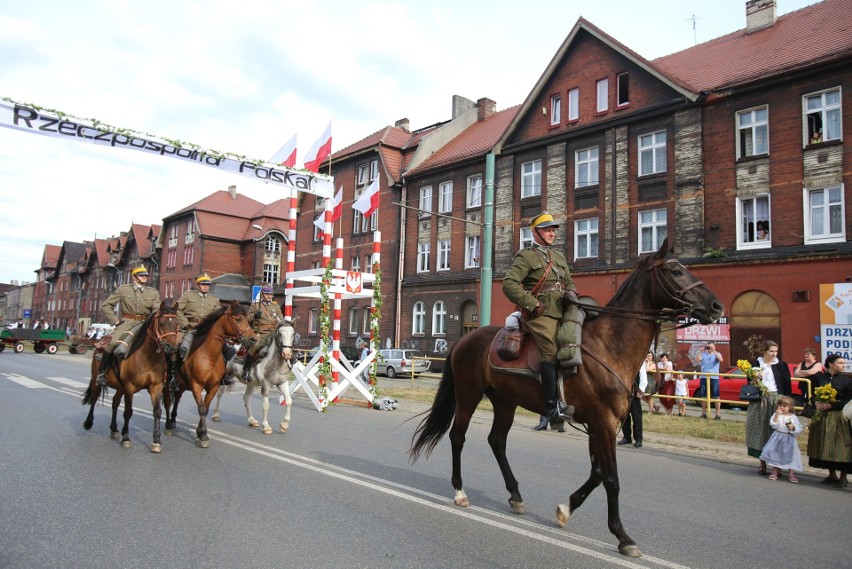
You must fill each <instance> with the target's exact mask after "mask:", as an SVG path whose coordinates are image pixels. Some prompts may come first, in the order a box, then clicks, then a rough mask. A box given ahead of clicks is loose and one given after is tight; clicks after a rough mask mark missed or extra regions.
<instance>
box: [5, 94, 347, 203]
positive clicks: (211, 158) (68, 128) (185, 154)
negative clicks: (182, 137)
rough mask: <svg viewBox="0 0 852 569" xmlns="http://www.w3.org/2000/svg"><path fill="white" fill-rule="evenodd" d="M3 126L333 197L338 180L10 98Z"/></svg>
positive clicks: (6, 106) (7, 102)
mask: <svg viewBox="0 0 852 569" xmlns="http://www.w3.org/2000/svg"><path fill="white" fill-rule="evenodd" d="M72 118H73V120H72ZM0 126H3V127H6V128H11V129H14V130H20V131H23V132H31V133H33V134H41V135H44V136H50V137H54V138H66V139H68V140H77V141H80V142H88V143H90V144H96V145H99V146H111V147H114V148H128V149H132V150H138V151H140V152H145V153H147V154H152V155H159V156H168V157H170V158H178V159H180V160H183V161H185V162H191V163H193V164H198V165H201V166H209V167H212V168H218V169H219V170H222V171H224V172H229V173H232V174H239V175H241V176H247V177H249V178H254V179H255V180H260V181H262V182H267V183H269V184H275V185H278V186H284V187H286V188H296V189H297V190H299V191H302V192H307V193H309V194H314V195H317V196H320V197H323V198H330V197H331V196H332V194H333V193H334V179H333V178H332V177H330V176H323V175H320V174H314V173H313V172H301V171H298V170H291V169H289V168H285V167H282V166H280V165H275V164H269V163H266V162H260V163H258V162H255V161H250V160H242V159H237V158H234V157H230V156H229V155H223V154H218V153H214V152H211V151H208V150H205V149H203V148H200V147H198V146H195V145H191V147H189V146H190V145H187V147H183V146H182V145H180V143H171V142H168V141H165V140H160V139H157V138H155V137H153V136H151V135H147V134H146V135H144V136H140V135H139V134H138V133H133V132H126V131H124V130H123V129H117V128H114V127H111V126H108V125H104V124H96V123H93V122H91V121H88V120H85V119H79V118H76V117H69V116H68V115H62V116H60V114H59V113H54V112H51V111H46V110H44V109H41V108H37V107H35V106H30V105H24V104H20V103H13V102H9V101H8V100H3V101H2V102H0Z"/></svg>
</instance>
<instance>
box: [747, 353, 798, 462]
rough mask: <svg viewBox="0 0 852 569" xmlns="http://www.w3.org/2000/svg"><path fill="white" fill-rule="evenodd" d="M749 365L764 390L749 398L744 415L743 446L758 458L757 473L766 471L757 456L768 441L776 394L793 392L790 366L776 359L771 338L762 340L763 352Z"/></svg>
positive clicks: (750, 454) (775, 405)
mask: <svg viewBox="0 0 852 569" xmlns="http://www.w3.org/2000/svg"><path fill="white" fill-rule="evenodd" d="M750 363H751V365H752V368H754V369H756V370H757V371H758V377H757V379H756V380H755V381H759V382H761V383H762V384H763V387H764V388H765V389H766V391H765V393H763V394H762V396H761V397H760V399H758V400H757V401H750V402H749V404H748V412H747V414H746V447H747V449H748V454H749V456H753V457H755V458H757V459H760V468H758V470H757V473H758V474H766V461H765V460H763V459H762V458H760V455H761V454H762V453H763V447H764V446H766V443H767V441H769V436H770V435H771V434H772V428H771V427H770V426H769V419H770V417H771V416H772V413H773V411H775V409H776V407H777V400H778V397H779V396H781V395H786V396H787V397H789V396H790V395H792V392H791V390H792V384H791V382H790V367H789V366H788V365H787V364H786V362H782V361H781V360H780V359H778V344H777V343H775V342H773V341H772V340H766V341H765V342H764V343H763V355H762V356H760V357H759V358H757V360H755V361H752V362H750ZM751 383H754V382H751Z"/></svg>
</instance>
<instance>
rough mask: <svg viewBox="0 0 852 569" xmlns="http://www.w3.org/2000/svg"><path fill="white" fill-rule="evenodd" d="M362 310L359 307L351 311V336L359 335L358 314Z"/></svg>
mask: <svg viewBox="0 0 852 569" xmlns="http://www.w3.org/2000/svg"><path fill="white" fill-rule="evenodd" d="M360 312H361V310H360V309H359V308H358V307H357V306H353V307H352V308H350V309H349V335H350V336H357V335H358V314H359V313H360Z"/></svg>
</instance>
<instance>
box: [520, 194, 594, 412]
mask: <svg viewBox="0 0 852 569" xmlns="http://www.w3.org/2000/svg"><path fill="white" fill-rule="evenodd" d="M528 225H529V228H530V230H531V232H532V236H533V244H532V246H530V247H529V248H526V249H521V250H520V251H518V252H517V253H516V254H515V258H514V260H513V261H512V266H511V267H510V268H509V271H508V272H507V273H506V277H505V279H504V280H503V294H505V295H506V297H507V298H508V299H509V300H511V301H512V302H514V303H515V304H517V305H518V307H520V308H521V310H522V312H523V313H524V315H525V325H526V327H527V329H528V330H529V331H530V333H531V334H532V336H533V339H534V340H535V343H536V345H537V346H538V350H539V354H540V357H541V364H540V375H541V388H542V392H543V393H544V399H545V403H546V407H547V410H546V412H545V415H546V416H547V417H548V419H550V420H552V421H557V422H558V421H561V420H565V419H568V420H570V419H572V418H573V416H574V408H573V407H572V406H571V405H567V404H566V403H565V402H564V401H562V398H561V397H560V395H559V386H558V379H559V377H560V376H561V375H562V373H561V372H562V370H564V373H565V374H567V375H572V374H575V373H577V366H579V365H582V359H581V356H580V348H579V344H580V331H579V330H580V326H581V325H582V316H581V312H580V310H579V309H578V308H577V305H576V304H575V303H576V301H577V292H576V288H575V287H574V281H573V280H572V279H571V271H570V270H569V268H568V261H567V260H566V259H565V255H563V254H562V253H561V252H560V251H558V250H556V249H554V248H553V247H552V246H553V241H554V240H555V238H556V229H558V228H559V224H558V223H557V222H556V221H555V220H554V219H553V216H552V215H551V214H549V213H547V212H546V211H545V212H542V213H541V214H539V215H537V216H535V217H533V218H532V219H530V221H529V224H528ZM563 297H566V298H565V300H564V301H563ZM560 321H561V322H562V325H561V327H560ZM560 366H561V367H562V370H560V369H559V367H560Z"/></svg>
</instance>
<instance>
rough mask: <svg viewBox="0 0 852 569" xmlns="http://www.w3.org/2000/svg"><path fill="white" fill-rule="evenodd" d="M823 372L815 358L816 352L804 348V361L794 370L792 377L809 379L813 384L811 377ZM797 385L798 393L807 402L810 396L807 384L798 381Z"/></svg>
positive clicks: (823, 369)
mask: <svg viewBox="0 0 852 569" xmlns="http://www.w3.org/2000/svg"><path fill="white" fill-rule="evenodd" d="M823 371H825V368H824V367H822V364H821V363H820V362H819V360H818V359H817V357H816V351H815V350H814V349H813V348H805V359H804V360H803V361H802V363H800V364H799V366H798V367H797V368H796V370H795V371H794V372H793V377H803V378H805V379H810V380H811V382H813V376H815V375H816V374H818V373H821V372H823ZM798 383H799V393H801V394H802V396H803V397H804V398H805V401H807V400H808V399H809V398H810V394H809V393H808V383H807V382H805V381H800V382H798Z"/></svg>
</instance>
